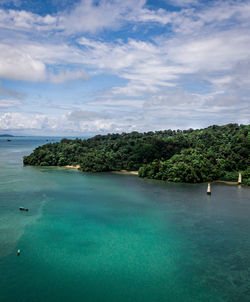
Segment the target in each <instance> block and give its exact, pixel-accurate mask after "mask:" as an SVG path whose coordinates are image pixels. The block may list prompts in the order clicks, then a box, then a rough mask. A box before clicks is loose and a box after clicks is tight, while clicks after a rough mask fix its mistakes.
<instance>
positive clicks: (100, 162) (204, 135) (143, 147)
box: [23, 124, 250, 184]
mask: <svg viewBox="0 0 250 302" xmlns="http://www.w3.org/2000/svg"><path fill="white" fill-rule="evenodd" d="M249 154H250V125H237V124H228V125H225V126H210V127H208V128H205V129H200V130H193V129H189V130H183V131H181V130H165V131H156V132H147V133H138V132H131V133H122V134H108V135H96V136H95V137H92V138H89V139H85V140H82V139H75V140H69V139H62V140H61V142H59V143H48V144H46V145H43V146H40V147H38V148H36V149H35V150H34V151H33V152H32V153H31V154H30V155H29V156H25V157H24V159H23V162H24V164H25V165H34V166H65V165H77V164H79V165H80V167H81V170H82V171H91V172H103V171H118V170H122V169H126V170H139V176H141V177H148V178H154V179H161V180H168V181H175V182H190V183H197V182H204V181H211V180H216V179H225V180H233V181H237V175H238V172H239V171H241V172H242V175H243V181H244V183H248V184H250V168H249V167H250V158H249Z"/></svg>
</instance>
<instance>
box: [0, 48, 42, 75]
mask: <svg viewBox="0 0 250 302" xmlns="http://www.w3.org/2000/svg"><path fill="white" fill-rule="evenodd" d="M45 77H46V72H45V64H44V63H43V62H42V61H40V60H37V59H35V58H34V57H32V56H31V55H30V54H29V53H25V52H22V51H20V50H19V49H17V48H15V47H11V46H8V45H4V44H0V78H2V79H11V80H26V81H41V80H44V79H45Z"/></svg>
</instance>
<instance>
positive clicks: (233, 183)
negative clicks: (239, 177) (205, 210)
mask: <svg viewBox="0 0 250 302" xmlns="http://www.w3.org/2000/svg"><path fill="white" fill-rule="evenodd" d="M213 182H218V183H224V184H227V185H231V186H232V185H233V186H235V185H239V183H238V182H237V181H228V180H214V181H213Z"/></svg>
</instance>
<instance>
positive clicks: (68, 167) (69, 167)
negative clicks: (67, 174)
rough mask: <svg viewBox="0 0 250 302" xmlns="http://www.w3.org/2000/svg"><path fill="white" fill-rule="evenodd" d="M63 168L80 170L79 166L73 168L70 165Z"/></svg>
mask: <svg viewBox="0 0 250 302" xmlns="http://www.w3.org/2000/svg"><path fill="white" fill-rule="evenodd" d="M65 168H67V169H79V168H80V165H75V166H73V165H72V166H70V165H67V166H65Z"/></svg>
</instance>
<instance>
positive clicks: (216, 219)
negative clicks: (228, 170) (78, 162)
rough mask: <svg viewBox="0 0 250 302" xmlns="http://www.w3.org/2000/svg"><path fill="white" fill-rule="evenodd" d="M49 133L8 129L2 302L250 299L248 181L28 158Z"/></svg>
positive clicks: (2, 177)
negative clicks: (163, 176)
mask: <svg viewBox="0 0 250 302" xmlns="http://www.w3.org/2000/svg"><path fill="white" fill-rule="evenodd" d="M46 139H49V141H52V139H51V138H45V137H13V138H11V141H9V142H8V141H7V140H6V138H1V139H0V301H1V302H59V301H60V302H64V301H65V302H66V301H67V302H71V301H72V302H80V301H83V302H137V301H138V302H139V301H141V302H172V301H173V302H178V301H180V302H194V301H201V302H207V301H211V302H225V301H226V302H229V301H230V302H249V301H250V188H249V187H244V186H237V185H236V186H235V185H234V186H232V185H227V184H221V183H214V184H212V186H211V190H212V194H211V196H208V195H207V194H206V189H207V184H176V183H166V182H162V181H154V180H147V179H141V178H139V177H137V176H134V175H123V174H116V173H96V174H94V173H81V172H79V171H77V170H70V169H66V168H59V167H57V168H56V167H31V166H23V163H22V159H23V156H24V155H28V154H30V152H32V150H33V149H34V148H35V147H37V146H39V145H42V144H45V143H47V140H46ZM58 140H60V138H53V141H58ZM20 206H22V207H25V208H28V209H29V211H28V212H25V211H20V210H19V207H20ZM18 249H20V256H17V250H18Z"/></svg>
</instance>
